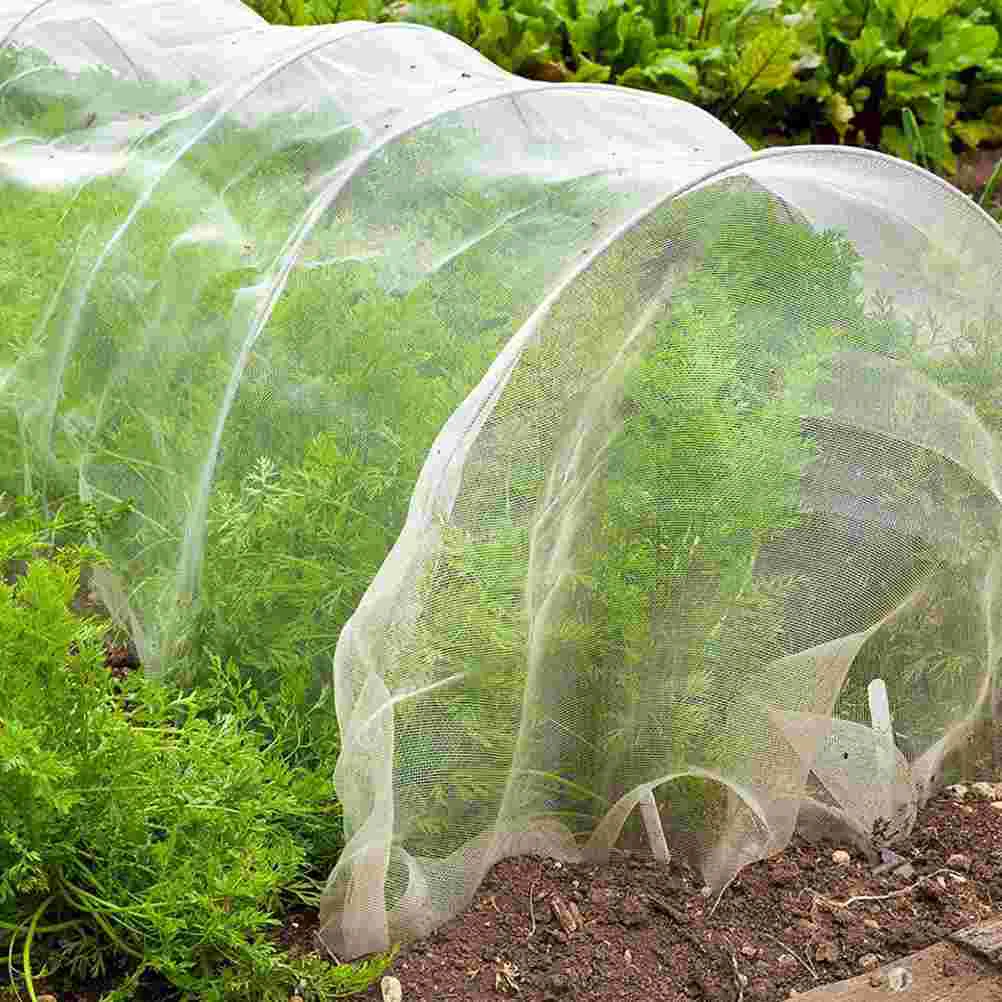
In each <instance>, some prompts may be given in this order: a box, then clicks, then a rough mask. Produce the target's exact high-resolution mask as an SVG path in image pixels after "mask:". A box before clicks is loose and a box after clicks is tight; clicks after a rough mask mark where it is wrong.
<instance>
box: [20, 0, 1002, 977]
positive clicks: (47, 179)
mask: <svg viewBox="0 0 1002 1002" xmlns="http://www.w3.org/2000/svg"><path fill="white" fill-rule="evenodd" d="M0 38H2V39H3V40H4V43H5V47H4V49H3V52H2V55H0V58H2V60H3V62H2V65H0V116H2V117H0V194H2V197H3V199H4V200H5V203H8V204H13V201H17V202H18V203H19V204H22V205H23V204H24V203H25V200H27V201H28V202H29V203H30V204H31V205H32V207H33V208H34V209H35V210H37V212H38V213H40V214H41V215H40V216H39V218H42V219H49V220H51V226H52V227H53V229H54V231H58V232H59V234H60V239H59V240H58V241H57V242H55V244H54V248H55V249H54V250H53V252H52V257H53V259H46V260H43V261H36V260H32V259H31V258H30V257H27V258H26V257H25V256H24V255H19V254H18V252H17V250H16V248H15V247H14V246H13V245H12V244H9V243H8V244H7V245H5V246H2V247H0V254H2V255H3V267H4V275H5V276H13V277H12V278H11V279H9V280H8V284H9V285H10V286H11V290H12V291H11V292H10V295H9V296H7V297H5V304H4V307H3V309H4V310H12V313H11V315H10V317H9V318H8V320H9V323H10V324H11V325H13V326H14V327H15V328H16V330H17V331H18V332H19V333H18V334H17V336H16V337H15V338H13V339H10V338H8V339H7V341H8V343H5V344H4V345H3V346H2V347H0V441H2V450H3V451H2V454H0V478H2V482H0V489H3V490H7V491H12V492H22V491H40V492H41V493H42V494H43V495H44V496H45V497H47V498H49V499H52V500H55V499H58V498H60V497H65V496H67V495H69V494H75V495H79V496H80V497H82V498H83V499H84V500H87V501H89V502H91V503H92V504H94V505H95V506H97V507H98V508H101V507H102V506H111V505H114V504H115V503H116V502H118V501H121V500H125V499H127V498H130V499H133V501H134V505H135V509H134V512H133V513H132V514H131V515H130V516H129V517H128V518H126V519H125V520H119V521H117V522H114V523H113V524H112V526H111V527H110V528H107V529H104V530H103V535H102V536H101V538H100V540H99V541H100V542H101V543H102V545H103V546H104V548H105V549H106V550H107V551H108V552H109V553H110V554H111V557H112V561H111V566H110V567H109V568H107V569H104V570H102V572H101V574H100V575H99V576H98V579H97V587H98V590H99V591H100V593H101V595H102V597H103V598H104V600H105V601H106V603H107V604H108V605H109V607H110V608H112V611H113V612H114V613H115V614H116V615H117V616H118V617H119V618H120V619H121V620H122V621H123V622H125V623H127V624H128V625H129V627H130V629H131V632H132V635H133V637H134V638H135V639H136V642H137V645H138V646H139V649H140V654H141V656H142V657H143V659H144V661H145V662H146V663H147V664H148V665H149V666H150V667H151V670H156V669H157V668H158V667H159V666H163V665H168V664H169V663H170V660H171V658H172V656H173V654H174V653H175V652H177V651H178V650H180V649H182V648H183V645H184V643H185V639H186V637H187V636H189V635H190V631H191V629H192V617H193V616H194V615H196V613H197V616H198V617H200V618H199V620H198V621H199V622H200V623H201V624H202V626H201V628H202V629H203V631H204V630H206V629H208V630H209V632H210V636H209V637H208V640H209V642H210V643H211V640H212V636H211V628H212V627H211V624H212V623H213V622H214V620H213V617H212V614H211V613H212V605H213V595H212V594H211V593H207V592H206V590H205V589H204V588H203V587H202V582H203V580H204V577H205V574H206V568H207V566H210V565H211V561H212V560H213V555H214V550H213V545H214V544H213V539H214V538H216V537H215V536H214V535H213V531H214V530H213V524H214V523H213V518H214V517H215V518H217V519H218V518H219V517H222V516H220V512H222V513H223V515H225V513H226V511H227V510H228V509H227V508H226V504H225V502H226V499H227V498H232V497H235V496H238V495H240V494H241V492H243V494H244V495H248V494H251V495H254V491H258V492H259V493H265V494H266V493H267V490H266V488H267V484H268V483H269V477H270V476H271V472H270V471H273V470H274V469H276V468H278V467H281V466H283V465H288V464H293V465H295V464H298V463H301V462H302V461H303V457H304V455H307V456H308V455H310V454H311V453H310V450H311V449H315V448H317V445H316V443H317V442H318V440H319V441H323V442H325V443H327V446H328V447H336V448H337V449H338V450H341V452H343V453H344V454H345V455H348V454H351V455H361V456H364V458H365V461H366V464H367V465H368V467H370V468H376V469H381V470H384V471H386V475H387V483H389V484H390V485H391V486H390V487H389V488H387V489H385V490H383V491H382V493H380V492H378V491H375V492H374V494H373V498H374V500H373V501H372V517H373V518H374V519H376V518H378V519H379V520H380V521H381V524H382V525H383V526H384V530H385V545H386V551H387V556H386V559H385V562H384V563H383V564H382V566H381V567H380V568H379V570H378V572H376V573H375V577H374V578H373V580H372V582H371V584H370V586H369V587H368V590H367V591H366V592H365V594H364V597H362V599H361V601H360V603H359V604H358V605H357V608H354V605H353V606H352V608H353V609H354V612H353V615H352V616H351V618H350V620H349V621H348V622H347V625H346V626H345V627H344V629H343V631H341V632H340V638H339V640H338V641H337V646H336V652H335V653H334V654H333V676H331V658H330V656H322V657H319V658H318V662H317V672H318V677H319V678H320V680H321V681H326V682H328V683H330V682H331V680H332V684H333V686H334V689H335V696H336V704H337V715H338V721H339V727H340V731H341V741H342V752H341V754H340V757H339V759H338V762H337V764H336V768H335V770H334V780H335V786H336V791H337V795H338V797H339V799H340V800H341V802H342V805H343V808H344V823H345V829H346V835H347V838H348V841H347V846H346V849H345V851H344V853H343V855H342V857H341V859H340V861H339V862H338V864H337V866H336V868H335V870H334V872H333V873H332V875H331V878H330V882H329V885H328V888H327V892H326V895H325V898H324V906H323V912H322V919H323V936H324V938H325V940H326V941H327V943H328V945H329V946H330V947H331V948H332V949H333V950H334V951H335V952H336V953H337V954H338V955H340V956H343V957H346V958H350V957H354V956H359V955H361V954H364V953H367V952H370V951H373V950H378V949H383V948H385V947H386V946H388V945H389V944H390V943H392V942H395V941H398V940H401V939H408V938H411V937H414V936H418V935H422V934H425V933H427V932H429V931H430V930H432V929H434V928H435V927H436V926H438V925H439V924H440V923H442V922H443V921H446V920H447V919H449V918H451V917H453V916H455V915H456V914H457V913H458V912H459V911H460V910H462V908H463V907H465V905H466V904H467V903H468V902H469V901H470V900H471V898H472V895H473V893H474V891H475V889H476V887H477V886H478V884H479V882H480V881H481V879H482V878H483V876H484V874H485V873H486V872H487V870H488V869H489V868H490V867H491V866H492V865H493V864H494V863H495V862H496V861H497V860H498V859H500V858H503V857H504V856H506V855H510V854H515V853H525V852H538V853H543V854H548V855H552V856H556V857H559V858H564V859H596V860H601V859H602V858H603V857H604V856H605V855H606V854H608V852H609V850H610V849H611V848H612V847H613V846H615V845H616V844H617V843H618V842H619V841H620V840H621V839H622V838H624V837H625V836H626V835H627V834H628V833H629V831H630V828H631V826H632V825H634V824H635V821H634V813H635V812H634V808H635V807H636V806H637V804H638V803H639V802H640V801H641V800H642V799H643V798H646V797H647V796H648V795H649V794H650V793H652V792H653V793H654V794H655V796H656V799H657V801H658V804H659V806H660V807H661V817H662V822H663V824H664V826H665V828H666V832H667V836H668V842H669V844H670V845H671V846H672V847H673V849H674V850H675V851H677V852H679V853H681V854H683V855H685V856H687V857H688V858H689V859H690V860H691V862H692V863H693V864H694V865H696V866H698V867H699V868H700V869H701V871H702V873H703V875H704V877H705V879H706V881H707V883H708V884H709V885H710V886H711V887H712V888H714V889H721V888H723V887H724V886H725V885H726V883H727V882H728V881H729V880H730V879H731V878H733V876H734V875H735V874H736V873H737V872H738V871H739V870H740V868H741V867H742V866H744V865H746V864H748V863H749V862H752V861H754V860H756V859H759V858H763V857H764V856H767V855H769V854H771V853H773V852H776V851H778V850H780V849H781V848H782V847H783V846H784V845H785V844H786V842H787V841H788V840H789V838H790V837H791V835H792V833H793V832H794V830H795V829H796V828H797V826H798V825H799V826H800V827H801V829H802V830H803V831H804V832H805V833H806V834H808V835H818V834H821V833H829V834H830V833H833V832H838V833H840V835H841V836H842V837H845V838H847V839H850V840H852V841H853V842H854V843H855V844H858V845H859V846H860V847H861V848H863V849H872V848H873V846H874V845H876V844H878V843H881V842H883V841H885V840H888V839H891V840H893V838H894V837H895V836H897V835H900V834H903V833H905V832H907V831H908V830H909V827H910V825H911V824H912V823H913V820H914V817H915V812H916V810H917V808H918V806H920V805H921V803H922V802H923V801H924V799H925V798H927V797H928V796H929V795H930V793H931V792H932V790H934V789H935V787H936V784H937V782H939V781H940V779H941V771H942V764H943V762H944V759H945V758H946V756H947V755H948V754H949V752H950V751H951V750H952V749H953V748H955V747H956V746H957V745H958V743H959V742H960V741H962V740H964V738H965V737H966V735H967V733H968V732H969V730H970V729H971V728H972V727H973V726H974V724H975V722H976V721H977V720H978V719H979V718H981V717H982V716H983V715H985V714H988V713H990V712H991V711H992V708H993V706H994V705H996V704H997V697H996V690H997V669H998V642H997V639H996V638H997V637H998V635H999V628H1000V622H999V616H1000V597H999V575H1000V571H1002V568H1000V566H999V563H1000V546H999V539H998V532H999V528H1000V513H1002V490H1000V482H1002V453H1000V446H999V441H998V435H997V431H996V430H993V426H992V425H991V424H987V423H985V420H983V417H984V414H982V417H979V414H978V412H977V411H976V410H975V409H974V406H973V404H974V403H975V402H977V401H976V400H975V395H976V394H975V392H974V391H976V390H978V387H977V385H976V384H977V378H976V376H977V375H978V374H979V373H980V375H981V376H982V377H983V376H984V374H985V372H987V371H990V368H988V367H985V368H982V369H978V367H977V365H976V364H975V362H973V361H971V360H976V359H977V358H978V357H982V358H984V359H985V360H986V361H989V362H990V361H991V360H992V359H993V358H995V357H996V356H997V354H998V352H999V351H1002V344H1000V335H1002V327H1000V322H999V317H998V314H997V309H998V302H997V298H998V297H997V290H998V288H999V283H1000V281H1002V231H1000V229H999V227H998V226H997V225H996V224H995V223H993V222H992V221H991V220H990V219H989V218H988V217H987V216H986V215H985V214H984V213H982V212H981V211H980V210H978V209H977V208H976V207H975V206H974V204H973V203H972V202H971V201H970V200H968V199H967V198H966V197H965V196H963V195H961V194H960V193H959V192H957V191H956V190H954V189H953V188H951V187H950V186H949V185H948V184H946V183H944V182H942V181H940V180H937V179H936V178H934V177H932V176H931V175H928V174H926V173H924V172H922V171H920V170H918V169H916V168H914V167H911V166H909V165H907V164H904V163H901V162H899V161H895V160H893V159H891V158H888V157H885V156H882V155H879V154H874V153H868V152H865V151H860V150H853V149H846V148H827V147H800V148H788V149H777V150H771V151H766V152H763V153H759V154H752V153H751V151H750V150H749V148H748V147H747V145H746V144H745V143H744V142H743V141H742V140H740V139H739V138H738V137H737V136H735V135H734V134H733V133H731V132H730V131H729V130H728V129H726V128H725V127H724V126H723V125H722V124H720V123H719V122H717V121H715V120H714V119H713V118H711V117H710V116H708V115H707V114H705V113H704V112H702V111H700V110H699V109H697V108H695V107H693V106H690V105H687V104H684V103H681V102H678V101H674V100H671V99H668V98H662V97H658V96H655V95H650V94H646V93H643V92H639V91H629V90H621V89H617V88H612V87H606V86H586V85H570V84H567V85H548V84H540V83H532V82H529V81H525V80H520V79H518V78H515V77H513V76H510V75H508V74H506V73H503V72H502V71H500V70H498V69H497V68H495V67H493V66H492V65H490V64H489V63H487V62H486V61H485V60H484V59H482V58H481V57H480V56H479V55H478V54H477V53H475V52H474V51H472V50H471V49H469V48H467V47H465V46H463V45H462V44H460V43H459V42H457V41H455V40H453V39H451V38H449V37H447V36H445V35H442V34H440V33H437V32H435V31H432V30H429V29H424V28H419V27H415V26H410V25H381V26H376V25H370V24H364V23H357V22H356V23H347V24H340V25H334V26H330V27H325V28H311V29H290V28H277V27H269V26H266V25H265V24H264V22H263V21H261V20H260V19H259V18H258V17H257V16H256V15H255V14H253V13H251V12H250V11H248V10H247V9H245V8H243V7H242V6H241V5H240V4H239V3H236V2H235V0H231V2H225V3H224V2H220V0H214V2H212V3H202V2H200V3H197V4H195V3H188V2H180V3H179V2H169V3H168V2H163V3H154V2H145V3H144V2H141V0H133V2H131V3H112V2H110V0H109V2H103V3H99V2H96V0H91V2H82V0H81V2H73V3H70V2H65V3H59V2H50V3H43V4H39V5H36V6H29V5H26V4H25V5H23V6H19V5H18V3H14V4H13V5H12V4H7V5H5V7H4V10H3V12H2V13H0ZM95 205H100V206H101V207H102V209H101V212H100V213H95V210H94V206H95ZM46 214H47V215H46ZM12 237H13V235H11V234H5V241H6V240H10V239H12ZM6 299H10V301H11V302H12V303H15V304H16V306H11V305H9V304H8V302H6ZM375 339H381V340H378V341H375ZM958 346H960V348H961V349H963V350H964V351H967V358H968V362H969V364H968V367H967V369H966V370H963V371H964V372H967V373H968V376H967V377H965V378H966V379H967V382H966V383H965V379H964V378H960V377H958V376H957V372H958V369H957V366H956V364H955V361H950V360H951V359H952V358H955V353H956V351H957V350H958ZM951 353H953V354H951ZM979 353H980V354H979ZM961 368H962V367H961ZM972 372H973V373H974V374H975V376H971V373H972ZM968 391H970V392H968ZM998 392H999V390H998V388H993V387H991V386H989V387H987V389H985V388H984V387H981V389H980V393H981V397H980V398H979V399H980V400H981V404H983V402H984V399H985V398H986V395H987V397H989V398H991V399H993V400H994V401H995V408H996V412H997V413H1002V407H1000V406H999V401H998ZM993 393H994V397H992V394H993ZM254 496H257V495H254ZM394 540H395V542H394ZM349 544H350V540H346V541H345V553H346V558H345V559H346V560H347V559H348V558H349V557H350V554H351V549H350V545H349ZM286 558H287V555H286V554H282V553H269V552H254V553H252V554H249V555H248V557H247V559H248V560H251V559H253V560H255V561H259V562H260V566H261V568H262V575H264V574H266V572H267V569H268V567H269V566H270V565H271V564H272V563H274V562H280V561H282V560H284V559H286ZM331 589H332V594H333V593H334V592H337V591H338V583H337V582H331ZM300 611H301V610H300ZM309 611H310V614H311V615H313V616H314V618H315V622H316V624H317V629H318V631H319V632H323V631H325V630H326V631H327V632H329V633H330V634H331V635H332V636H335V637H336V636H337V634H338V631H339V630H340V627H341V625H342V623H343V621H344V617H345V616H346V615H347V614H348V613H349V612H351V611H352V609H348V610H344V609H341V608H339V607H338V605H337V602H336V601H335V600H333V599H332V600H331V601H330V602H325V603H324V604H323V605H322V606H321V607H318V608H316V609H311V610H309ZM291 614H292V612H291V611H290V613H289V615H291ZM283 615H284V612H283V611H282V610H281V609H280V610H279V611H278V612H276V614H275V616H274V617H273V618H272V619H270V620H269V621H268V623H267V624H266V626H263V627H262V629H269V630H272V631H274V632H275V633H279V632H280V631H281V630H282V628H283V620H282V616H283ZM205 624H210V626H208V627H207V626H206V625H205ZM218 628H219V629H222V626H219V627H218ZM203 639H206V638H204V637H203ZM331 649H333V642H332V643H331ZM884 692H886V697H887V704H888V706H889V714H886V715H885V714H882V713H880V712H879V706H880V703H881V694H882V693H884Z"/></svg>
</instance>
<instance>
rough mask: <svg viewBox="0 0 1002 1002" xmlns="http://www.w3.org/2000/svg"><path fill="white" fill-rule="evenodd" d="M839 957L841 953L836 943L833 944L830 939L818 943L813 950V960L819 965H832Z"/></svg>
mask: <svg viewBox="0 0 1002 1002" xmlns="http://www.w3.org/2000/svg"><path fill="white" fill-rule="evenodd" d="M840 956H841V951H840V950H839V948H838V943H834V942H832V941H831V940H830V939H826V940H823V941H822V942H820V943H818V945H817V947H815V950H814V959H815V960H816V961H817V962H818V963H819V964H834V963H835V962H836V961H838V959H839V957H840Z"/></svg>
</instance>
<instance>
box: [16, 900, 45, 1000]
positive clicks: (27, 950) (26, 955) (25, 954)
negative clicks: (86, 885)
mask: <svg viewBox="0 0 1002 1002" xmlns="http://www.w3.org/2000/svg"><path fill="white" fill-rule="evenodd" d="M50 904H52V895H51V894H50V895H49V896H48V897H47V898H46V899H45V900H44V901H43V902H42V903H41V904H40V905H39V906H38V908H36V909H35V914H34V915H32V916H31V923H30V924H29V926H28V935H27V936H26V937H25V940H24V949H23V950H22V951H21V960H22V962H23V964H24V983H25V986H26V987H27V989H28V995H29V997H30V998H31V1002H38V996H37V995H36V994H35V982H34V979H33V978H32V976H31V942H32V940H33V939H34V938H35V933H36V932H37V930H38V921H39V919H41V917H42V915H43V914H44V912H45V909H46V908H48V907H49V905H50Z"/></svg>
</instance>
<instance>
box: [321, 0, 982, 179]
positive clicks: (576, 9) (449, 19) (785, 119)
mask: <svg viewBox="0 0 1002 1002" xmlns="http://www.w3.org/2000/svg"><path fill="white" fill-rule="evenodd" d="M389 16H390V17H392V18H394V19H397V18H402V19H405V20H409V21H415V22H418V23H422V24H428V25H431V26H433V27H436V28H439V29H441V30H444V31H448V32H449V33H451V34H453V35H455V36H456V37H457V38H460V39H462V40H463V41H465V42H467V43H469V44H470V45H473V46H474V47H476V48H477V49H478V50H479V51H480V52H481V53H483V54H484V55H485V56H486V57H487V58H488V59H490V60H492V61H493V62H495V63H496V64H497V65H499V66H501V67H502V68H504V69H506V70H509V71H511V72H513V73H518V74H521V75H523V76H528V77H531V78H535V79H540V80H549V81H576V82H600V83H601V82H604V83H612V84H619V85H622V86H628V87H638V88H642V89H646V90H654V91H658V92H660V93H664V94H669V95H672V96H675V97H679V98H682V99H684V100H687V101H692V102H694V103H696V104H699V105H701V106H702V107H704V108H707V109H708V110H709V111H711V112H712V113H713V114H715V115H717V116H719V117H720V118H722V120H723V121H724V122H725V123H727V124H728V125H730V126H732V127H734V128H736V129H738V130H739V131H741V132H742V133H743V134H744V135H746V136H747V137H748V139H749V140H750V141H751V142H752V143H754V144H756V145H757V144H760V143H763V142H772V143H775V142H839V143H853V144H860V145H866V146H870V147H873V148H877V149H882V150H884V151H885V152H889V153H893V154H895V155H897V156H903V157H908V158H912V159H915V160H917V161H921V162H923V163H925V164H926V165H928V166H930V167H932V168H934V169H936V170H938V171H941V172H944V173H948V174H949V173H951V172H952V171H953V170H954V168H955V163H956V156H955V154H956V150H957V149H958V148H969V149H974V148H976V147H978V146H979V145H982V144H992V143H998V142H1000V141H1002V113H1000V105H999V93H1000V92H1002V58H1000V55H999V34H1000V32H1002V12H1000V11H999V10H998V9H997V7H992V6H989V7H987V8H986V7H984V6H983V5H979V4H978V3H976V2H975V0H848V2H846V0H820V2H817V3H805V2H802V0H668V2H664V3H661V2H654V0H598V2H594V3H586V2H582V0H447V2H438V3H436V2H434V0H415V2H413V3H410V4H406V5H404V6H403V7H402V8H400V9H398V10H394V11H390V12H389ZM344 17H345V15H342V16H341V17H340V18H339V19H344ZM334 19H338V18H334ZM906 123H907V124H906Z"/></svg>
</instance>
